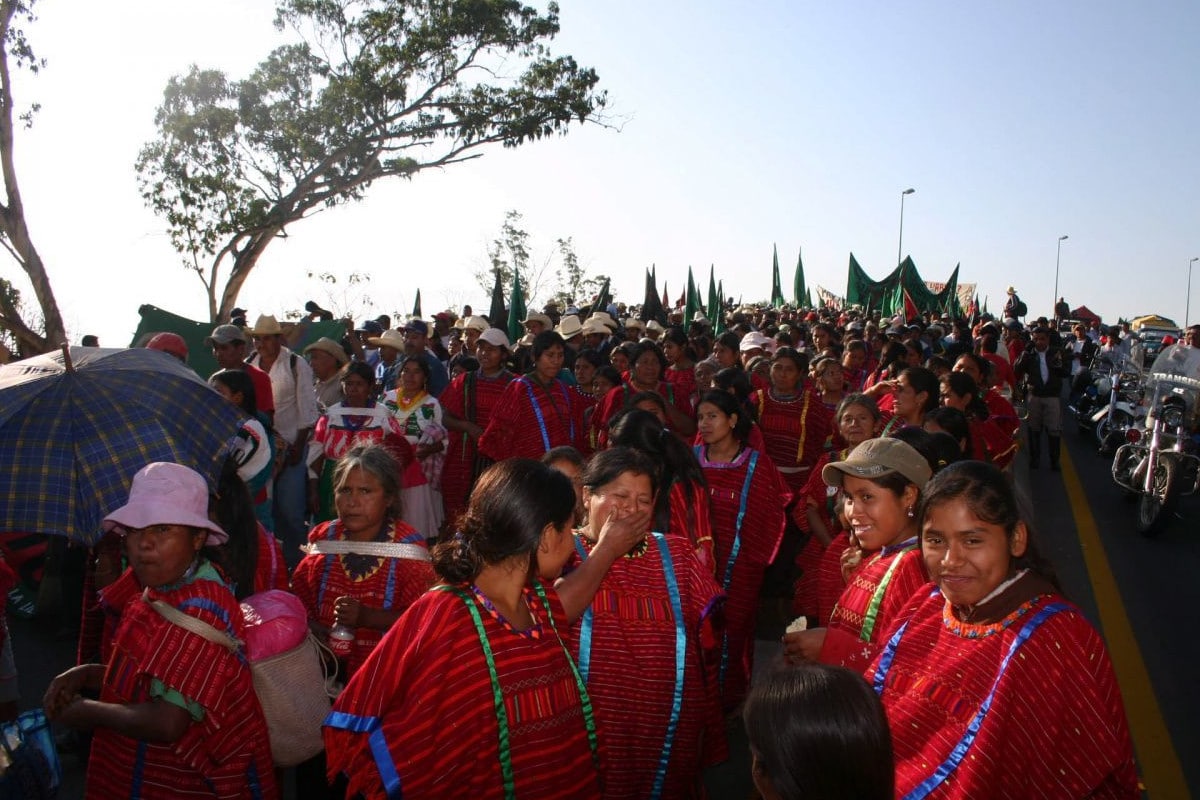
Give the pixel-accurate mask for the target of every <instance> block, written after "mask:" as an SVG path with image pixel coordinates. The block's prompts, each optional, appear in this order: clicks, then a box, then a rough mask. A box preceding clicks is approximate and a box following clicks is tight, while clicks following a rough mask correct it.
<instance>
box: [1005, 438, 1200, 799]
mask: <svg viewBox="0 0 1200 800" xmlns="http://www.w3.org/2000/svg"><path fill="white" fill-rule="evenodd" d="M1066 442H1067V445H1068V448H1067V452H1068V457H1067V459H1065V460H1064V469H1063V472H1062V473H1061V474H1055V473H1052V472H1049V471H1048V470H1045V469H1042V470H1030V471H1029V475H1030V481H1029V486H1030V488H1031V492H1032V496H1033V499H1034V505H1035V509H1036V515H1037V521H1038V532H1039V534H1041V541H1043V542H1044V543H1045V544H1046V545H1047V547H1046V548H1045V549H1046V551H1047V555H1048V556H1049V557H1050V558H1051V559H1052V560H1053V561H1054V563H1055V564H1056V565H1057V566H1058V569H1059V572H1060V578H1061V579H1062V582H1063V584H1064V588H1065V589H1066V591H1067V592H1068V594H1069V595H1070V597H1071V599H1073V600H1074V601H1075V602H1077V603H1079V604H1080V605H1081V606H1082V607H1083V608H1084V610H1085V611H1086V612H1087V613H1088V615H1089V616H1090V617H1091V619H1092V621H1093V622H1095V623H1096V624H1097V626H1098V627H1099V628H1100V629H1101V631H1102V632H1103V633H1104V636H1105V639H1106V640H1107V642H1108V645H1109V649H1110V651H1111V652H1112V655H1113V662H1114V666H1115V667H1116V670H1117V678H1118V681H1119V682H1120V684H1121V692H1122V695H1123V696H1124V698H1125V703H1126V710H1127V712H1128V715H1129V718H1130V725H1131V728H1132V730H1133V735H1134V744H1135V746H1136V747H1137V749H1138V758H1139V762H1140V764H1141V767H1142V773H1143V780H1144V782H1145V784H1146V789H1147V793H1148V796H1149V797H1151V798H1153V799H1154V800H1176V798H1187V797H1189V796H1191V797H1200V759H1198V758H1197V755H1198V754H1200V692H1198V691H1197V686H1198V685H1200V683H1198V682H1197V679H1196V677H1195V675H1196V673H1195V667H1196V665H1197V664H1200V639H1198V638H1197V637H1195V636H1194V635H1191V629H1192V628H1193V627H1194V626H1195V620H1196V619H1197V612H1196V609H1197V608H1198V607H1200V580H1198V577H1200V497H1196V496H1193V497H1185V498H1183V500H1182V502H1181V503H1180V506H1179V509H1178V514H1177V517H1176V518H1175V519H1174V520H1173V521H1172V522H1171V524H1170V525H1169V526H1168V527H1167V529H1166V530H1164V531H1163V532H1162V533H1161V534H1160V535H1159V536H1158V537H1157V538H1154V539H1146V538H1143V537H1142V536H1139V535H1138V534H1137V532H1136V531H1135V529H1134V514H1135V510H1136V507H1135V505H1134V504H1133V503H1131V502H1129V501H1128V500H1127V499H1126V497H1125V495H1124V493H1123V492H1122V491H1121V490H1120V489H1119V487H1117V485H1116V484H1115V483H1113V481H1112V476H1111V473H1110V471H1109V467H1110V463H1111V462H1110V461H1109V459H1105V458H1101V457H1099V456H1098V455H1097V454H1096V452H1095V449H1094V447H1092V442H1091V440H1089V439H1084V438H1081V437H1077V436H1074V435H1073V434H1072V433H1070V432H1068V434H1067V436H1066Z"/></svg>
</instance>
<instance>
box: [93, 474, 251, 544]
mask: <svg viewBox="0 0 1200 800" xmlns="http://www.w3.org/2000/svg"><path fill="white" fill-rule="evenodd" d="M118 525H119V526H121V527H124V528H145V527H148V526H150V525H187V526H189V527H192V528H203V529H204V530H206V531H208V538H207V539H205V540H204V543H205V544H206V545H218V544H225V542H227V541H229V534H227V533H226V532H225V531H224V530H223V529H222V528H221V526H220V525H218V524H217V523H215V522H213V521H212V520H210V519H209V518H208V484H207V483H205V481H204V478H203V477H202V476H201V475H200V473H198V472H196V471H195V470H193V469H190V468H188V467H185V466H183V465H182V464H173V463H171V462H168V461H156V462H154V463H153V464H147V465H146V466H144V467H142V468H141V469H140V470H138V472H137V474H136V475H134V476H133V486H132V487H131V488H130V489H129V502H128V503H126V504H125V505H123V506H121V507H120V508H118V509H117V510H116V511H114V512H112V513H111V514H109V515H108V516H107V517H105V518H104V521H103V523H102V527H103V528H104V530H105V532H108V531H111V530H112V529H113V528H115V527H117V526H118Z"/></svg>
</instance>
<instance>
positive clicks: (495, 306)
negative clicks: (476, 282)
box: [487, 270, 508, 328]
mask: <svg viewBox="0 0 1200 800" xmlns="http://www.w3.org/2000/svg"><path fill="white" fill-rule="evenodd" d="M487 319H488V324H489V325H491V326H492V327H493V328H505V327H507V326H508V316H507V315H506V314H505V313H504V287H503V286H501V285H500V270H496V282H495V283H493V284H492V307H491V308H490V309H488V316H487Z"/></svg>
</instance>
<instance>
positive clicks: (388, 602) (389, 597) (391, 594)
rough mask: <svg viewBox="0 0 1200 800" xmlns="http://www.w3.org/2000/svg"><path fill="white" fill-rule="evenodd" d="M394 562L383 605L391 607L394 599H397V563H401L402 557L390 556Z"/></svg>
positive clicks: (390, 570) (384, 591) (390, 559)
mask: <svg viewBox="0 0 1200 800" xmlns="http://www.w3.org/2000/svg"><path fill="white" fill-rule="evenodd" d="M388 561H390V562H392V563H391V565H390V567H389V569H388V579H387V588H386V589H384V590H383V607H384V608H386V609H389V610H390V609H391V607H392V601H393V600H395V599H396V565H397V564H399V563H400V559H397V558H389V559H388Z"/></svg>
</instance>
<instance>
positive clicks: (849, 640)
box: [784, 439, 931, 672]
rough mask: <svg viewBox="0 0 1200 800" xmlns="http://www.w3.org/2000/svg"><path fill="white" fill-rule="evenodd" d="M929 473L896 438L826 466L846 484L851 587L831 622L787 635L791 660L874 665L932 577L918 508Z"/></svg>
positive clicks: (830, 476)
mask: <svg viewBox="0 0 1200 800" xmlns="http://www.w3.org/2000/svg"><path fill="white" fill-rule="evenodd" d="M930 473H931V470H930V467H929V462H928V461H926V460H925V458H924V457H923V456H922V455H921V454H920V453H918V452H917V451H916V450H914V449H913V448H912V447H910V446H909V445H907V444H905V443H904V442H901V441H898V440H896V439H868V440H867V441H865V442H863V443H862V444H860V445H859V446H858V447H856V448H854V450H853V452H851V453H850V455H849V456H848V457H847V458H846V459H845V460H844V461H835V462H832V463H830V464H827V465H826V466H825V468H824V469H823V470H822V471H821V474H822V476H823V477H824V479H825V483H827V484H829V485H830V486H836V487H839V488H840V489H841V490H842V496H843V510H844V512H845V515H846V522H847V524H848V525H849V526H850V541H851V549H850V550H849V551H847V554H846V555H844V556H843V561H842V564H843V574H846V575H847V581H846V588H845V590H844V591H843V592H842V594H841V596H840V597H839V598H838V602H837V604H836V605H835V606H834V608H833V612H832V614H831V615H830V619H829V625H828V627H827V628H817V629H814V630H806V631H800V632H798V633H789V634H786V635H785V636H784V647H785V649H786V651H787V654H788V657H789V658H790V659H792V660H793V661H806V660H807V661H821V662H823V663H826V664H837V665H841V666H844V667H849V668H851V669H855V670H858V671H860V672H861V671H862V670H863V669H865V668H866V666H867V665H868V664H869V663H871V659H872V658H874V656H875V653H876V652H878V650H879V648H880V647H881V646H882V645H883V642H884V634H885V632H886V631H887V630H888V628H889V627H890V625H891V624H892V622H893V620H895V619H896V617H897V615H898V614H899V613H900V611H901V610H902V609H903V608H905V606H907V605H908V601H909V599H910V598H911V597H912V595H913V594H914V593H915V592H916V591H917V590H918V589H919V588H920V587H921V586H922V585H924V583H925V581H926V579H925V573H924V568H923V567H922V565H921V559H920V555H919V553H918V552H917V520H916V507H917V502H918V500H919V499H920V496H921V487H922V486H924V485H925V483H926V482H927V481H928V480H929V476H930ZM859 562H861V563H859Z"/></svg>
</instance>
